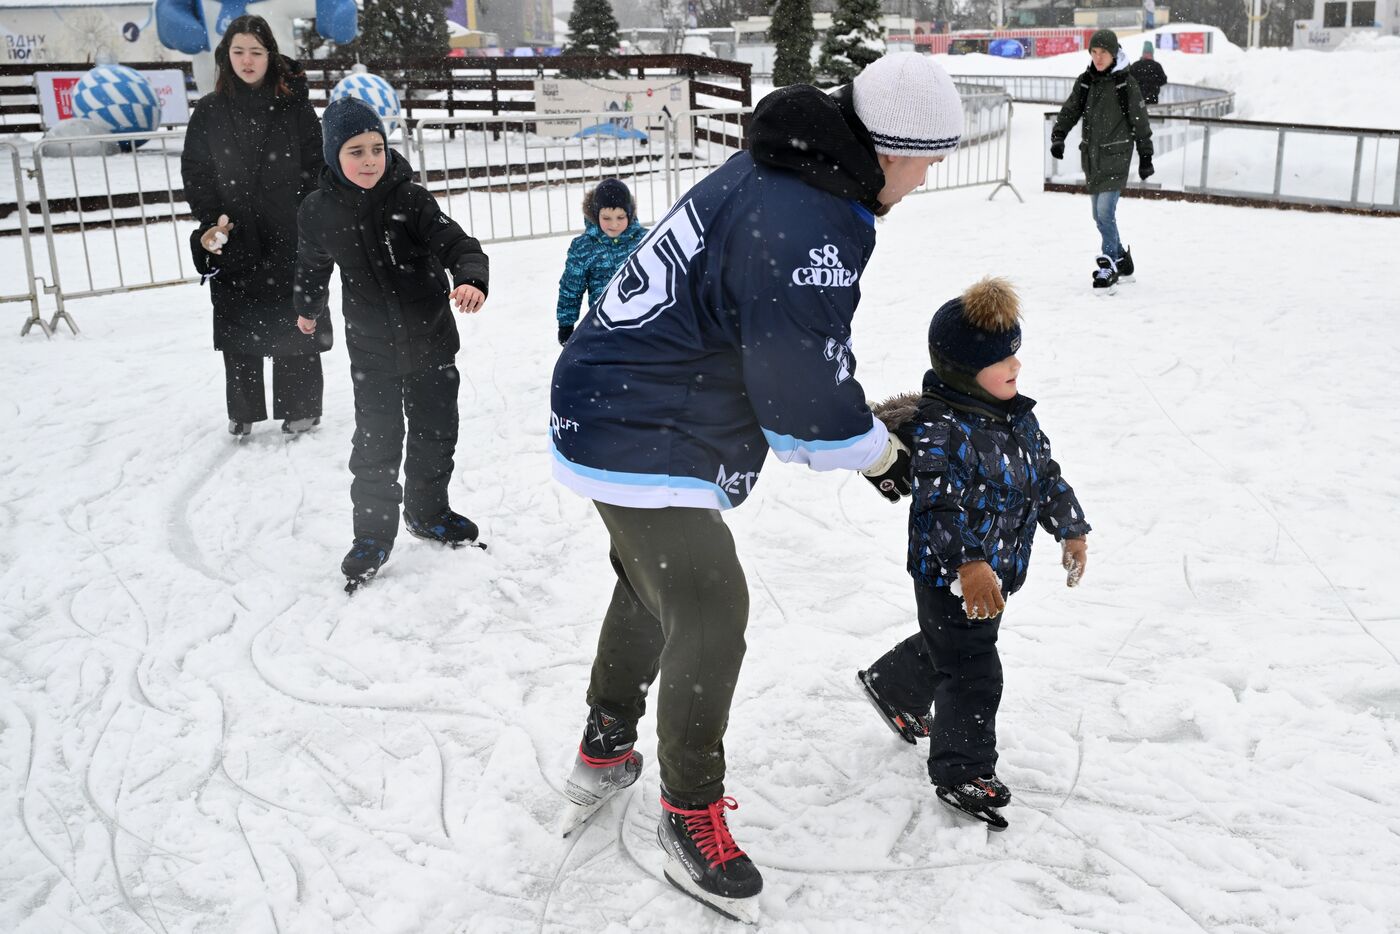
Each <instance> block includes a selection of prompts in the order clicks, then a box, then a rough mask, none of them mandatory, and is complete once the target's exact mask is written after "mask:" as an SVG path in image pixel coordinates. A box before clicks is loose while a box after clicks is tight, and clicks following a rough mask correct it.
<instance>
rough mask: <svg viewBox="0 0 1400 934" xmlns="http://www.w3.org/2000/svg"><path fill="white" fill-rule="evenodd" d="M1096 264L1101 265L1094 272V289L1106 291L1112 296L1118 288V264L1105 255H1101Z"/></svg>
mask: <svg viewBox="0 0 1400 934" xmlns="http://www.w3.org/2000/svg"><path fill="white" fill-rule="evenodd" d="M1094 262H1096V263H1098V264H1099V268H1098V269H1097V270H1095V271H1094V289H1095V290H1098V289H1104V290H1106V291H1107V292H1108V294H1109V295H1112V294H1113V292H1114V290H1115V289H1116V288H1117V286H1118V264H1117V263H1115V262H1114V261H1113V259H1112V257H1109V256H1105V255H1103V254H1099V258H1098V259H1096V260H1095V261H1094ZM1101 294H1102V293H1101Z"/></svg>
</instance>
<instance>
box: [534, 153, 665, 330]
mask: <svg viewBox="0 0 1400 934" xmlns="http://www.w3.org/2000/svg"><path fill="white" fill-rule="evenodd" d="M583 216H584V220H585V226H584V231H583V233H581V234H579V235H578V236H577V237H575V238H574V242H573V243H571V244H569V256H568V258H567V259H565V260H564V274H563V275H562V276H560V277H559V305H558V307H557V308H556V309H555V312H554V316H555V318H557V319H558V323H559V346H560V347H562V346H564V343H565V342H566V341H567V340H568V339H569V335H571V334H573V333H574V325H575V324H576V323H577V322H578V314H579V302H580V300H581V299H582V298H583V293H584V292H585V291H587V292H588V301H589V302H590V303H592V302H594V301H596V300H597V299H598V297H599V296H601V295H602V294H603V289H604V288H605V287H606V286H607V284H608V282H609V281H610V280H611V279H612V277H613V273H615V272H617V267H619V266H621V265H622V264H623V262H625V261H626V259H627V257H629V256H631V255H632V251H633V250H634V249H636V248H637V244H638V243H641V242H642V237H644V236H646V232H647V229H646V228H645V227H643V226H642V225H641V224H639V223H637V209H636V205H635V204H633V202H632V192H630V191H628V190H627V186H626V185H624V184H623V183H622V182H621V181H619V180H618V179H615V178H605V179H603V180H602V181H601V182H599V183H598V186H597V187H596V188H593V189H590V190H589V191H588V192H587V193H586V194H585V195H584V196H583Z"/></svg>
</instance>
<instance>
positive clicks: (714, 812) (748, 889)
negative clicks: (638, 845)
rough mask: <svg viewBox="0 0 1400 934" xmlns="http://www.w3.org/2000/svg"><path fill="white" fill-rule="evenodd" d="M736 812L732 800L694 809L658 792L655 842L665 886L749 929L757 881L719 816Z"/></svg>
mask: <svg viewBox="0 0 1400 934" xmlns="http://www.w3.org/2000/svg"><path fill="white" fill-rule="evenodd" d="M738 807H739V803H738V802H737V801H735V800H734V799H733V798H720V799H719V800H718V801H714V802H711V803H710V804H708V805H705V806H703V807H695V806H692V805H689V804H681V803H679V802H676V801H672V800H670V799H669V798H668V797H667V796H666V794H665V793H664V791H663V793H662V795H661V823H660V824H659V825H658V826H657V828H656V839H657V842H658V843H660V844H661V849H662V851H664V852H665V854H666V865H665V870H664V871H665V873H666V879H667V881H668V882H670V883H671V884H672V885H674V886H675V887H676V888H678V889H680V890H681V891H682V892H684V893H685V894H687V895H689V896H690V897H691V898H693V899H695V900H696V901H698V902H701V903H703V904H705V905H708V906H709V907H710V908H713V909H714V910H715V911H717V912H719V913H720V914H722V915H724V916H725V917H726V918H733V919H734V920H735V921H742V922H744V923H745V924H753V923H754V922H756V921H757V920H758V893H759V892H761V891H763V876H761V875H760V874H759V872H758V867H757V866H755V865H754V864H753V860H751V859H749V858H748V857H747V856H745V855H744V851H743V850H741V849H739V847H738V845H737V844H735V842H734V837H733V836H731V835H730V833H729V826H728V825H727V824H726V823H725V819H724V812H725V811H727V810H729V811H732V810H735V809H737V808H738Z"/></svg>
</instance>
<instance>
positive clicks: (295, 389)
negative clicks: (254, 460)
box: [224, 350, 325, 423]
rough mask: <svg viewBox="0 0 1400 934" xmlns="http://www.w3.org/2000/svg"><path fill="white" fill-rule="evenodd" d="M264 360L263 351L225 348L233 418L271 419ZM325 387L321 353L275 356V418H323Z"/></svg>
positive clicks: (226, 392)
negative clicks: (264, 382)
mask: <svg viewBox="0 0 1400 934" xmlns="http://www.w3.org/2000/svg"><path fill="white" fill-rule="evenodd" d="M263 360H264V358H263V357H262V356H261V355H260V354H246V353H234V352H232V351H229V350H225V351H224V398H225V401H226V402H227V404H228V418H229V421H231V422H250V423H251V422H260V421H263V420H264V419H266V418H267V392H266V390H265V389H264V388H263V366H264V364H263ZM324 388H325V377H324V376H323V375H322V373H321V355H320V354H318V353H308V354H296V355H294V356H289V357H273V358H272V417H273V418H280V419H285V420H289V421H294V420H296V419H301V418H320V416H321V393H322V390H323V389H324Z"/></svg>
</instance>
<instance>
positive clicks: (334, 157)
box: [321, 97, 388, 184]
mask: <svg viewBox="0 0 1400 934" xmlns="http://www.w3.org/2000/svg"><path fill="white" fill-rule="evenodd" d="M361 133H378V134H379V135H380V136H384V122H383V121H382V120H380V119H379V113H378V112H377V111H376V110H375V109H374V108H373V107H371V106H370V105H369V104H366V103H365V102H364V101H362V100H360V99H359V98H357V97H342V98H340V99H339V100H333V101H331V102H330V106H328V107H327V108H326V111H325V113H323V114H321V152H322V154H323V155H324V156H325V157H326V165H328V166H330V168H331V171H332V172H334V173H335V177H336V178H338V179H340V180H341V181H342V182H345V183H346V184H350V180H349V179H347V178H346V177H345V173H344V172H342V171H341V170H340V147H342V146H344V145H345V144H346V143H347V142H349V141H350V140H352V139H354V138H355V137H357V136H359V135H360V134H361ZM384 141H385V144H386V145H387V143H388V137H385V140H384Z"/></svg>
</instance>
